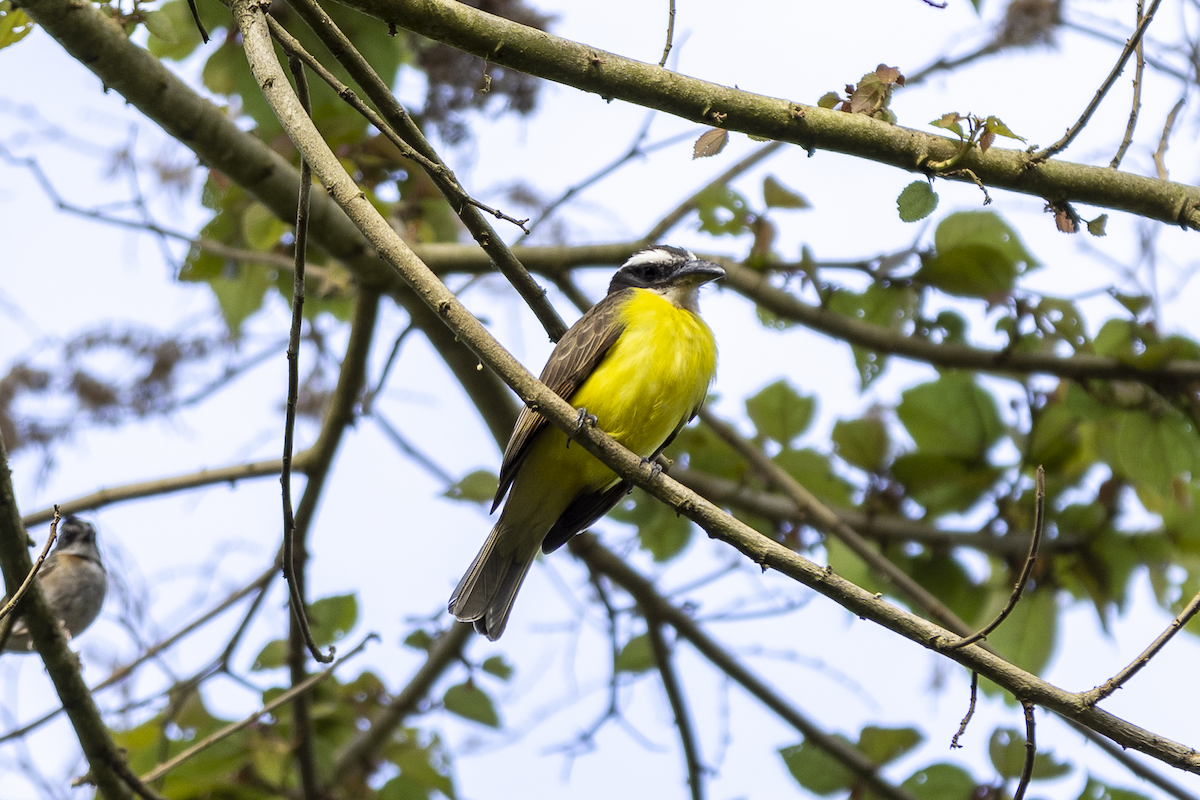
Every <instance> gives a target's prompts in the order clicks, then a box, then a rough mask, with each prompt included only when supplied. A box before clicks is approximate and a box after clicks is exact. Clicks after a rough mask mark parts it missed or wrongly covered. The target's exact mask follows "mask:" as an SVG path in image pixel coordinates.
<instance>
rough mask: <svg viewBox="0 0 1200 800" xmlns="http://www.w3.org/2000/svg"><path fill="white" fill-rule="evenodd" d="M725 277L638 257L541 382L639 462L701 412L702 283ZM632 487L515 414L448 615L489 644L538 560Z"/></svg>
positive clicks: (681, 262)
mask: <svg viewBox="0 0 1200 800" xmlns="http://www.w3.org/2000/svg"><path fill="white" fill-rule="evenodd" d="M723 277H725V270H723V269H721V268H720V267H719V266H717V265H716V264H714V263H712V262H711V261H702V260H700V259H698V258H696V256H694V255H693V254H692V253H690V252H688V251H687V250H684V249H682V248H679V247H671V246H668V245H656V246H654V247H650V248H647V249H645V250H641V251H639V252H637V253H635V254H634V255H633V256H632V257H631V258H630V259H629V260H628V261H626V262H625V264H624V265H623V266H622V267H621V269H619V270H618V271H617V273H616V274H615V275H614V276H613V279H612V282H611V283H610V284H609V287H608V294H607V295H606V296H605V298H604V299H603V300H601V301H600V302H599V303H597V304H596V305H595V306H593V307H592V308H591V310H589V311H588V312H587V313H586V314H584V315H583V317H581V318H580V320H579V321H578V322H576V323H575V324H574V325H573V326H572V327H571V329H570V330H568V331H567V332H566V334H564V335H563V337H562V339H561V340H560V341H559V343H558V346H557V347H555V348H554V352H553V353H552V354H551V356H550V360H549V361H548V362H546V367H545V369H543V370H542V375H541V381H542V383H544V384H546V385H547V386H549V387H550V388H551V389H553V390H554V391H555V392H556V393H558V395H559V396H560V397H562V398H564V399H565V400H567V401H569V402H570V403H571V404H572V405H573V406H575V407H576V408H578V409H580V420H581V421H582V420H583V418H584V415H585V414H590V415H593V416H594V417H595V419H596V424H597V425H598V426H599V427H600V428H601V429H602V430H604V431H606V432H608V434H609V435H610V436H612V437H613V438H614V439H616V440H617V441H618V442H620V443H621V444H623V445H625V447H627V448H629V449H630V450H632V451H633V452H635V453H637V454H638V455H640V456H642V457H643V458H646V459H652V458H655V457H657V456H658V454H659V453H661V452H662V451H663V448H665V447H666V446H667V445H668V444H670V443H671V440H672V439H674V438H675V435H676V434H677V433H679V430H680V429H681V428H682V427H683V426H684V425H686V424H687V423H688V421H689V420H691V419H692V417H694V416H695V415H696V412H698V411H699V410H700V406H701V404H703V403H704V397H705V395H707V394H708V386H709V384H710V383H712V379H713V375H714V374H715V373H716V367H717V345H716V342H715V341H714V340H713V335H712V331H711V330H709V328H708V325H706V324H704V320H702V319H700V313H699V307H698V304H697V297H698V295H699V290H700V286H701V285H703V284H705V283H708V282H709V281H713V280H717V279H718V278H723ZM628 491H629V482H628V481H624V480H621V479H620V478H618V477H617V475H616V473H614V472H613V471H612V470H610V469H609V468H608V467H606V466H604V465H603V464H601V463H600V462H599V461H597V460H596V458H595V457H593V456H592V455H591V454H589V453H588V452H587V451H586V450H584V449H583V448H582V447H580V446H578V445H576V446H575V447H570V440H569V439H568V437H567V435H566V434H565V433H563V432H562V431H560V430H558V429H557V428H555V427H553V426H552V425H549V424H547V422H546V420H545V418H544V417H542V416H541V415H540V414H538V413H537V412H535V411H531V410H530V409H529V408H524V409H522V411H521V415H520V416H519V417H518V418H517V425H516V427H515V428H514V429H513V433H512V438H510V439H509V441H508V447H507V448H505V450H504V460H503V462H502V464H501V466H500V486H499V488H498V489H497V491H496V499H495V502H493V503H492V511H495V510H496V507H497V506H499V505H500V503H501V501H502V500H504V496H505V494H509V498H508V502H507V503H506V504H505V506H504V510H503V511H502V512H501V513H500V520H499V522H497V523H496V527H494V528H492V532H491V534H490V535H489V536H488V538H487V541H486V542H484V545H483V549H481V550H480V551H479V555H477V556H475V561H474V562H472V564H471V567H470V569H468V570H467V574H466V575H464V576H463V578H462V580H460V581H459V582H458V586H457V587H456V588H455V589H454V594H452V595H451V596H450V604H449V607H450V613H451V614H453V615H454V616H455V617H457V618H458V619H459V620H462V621H464V622H473V623H474V624H475V630H476V631H478V632H479V633H482V634H483V635H485V636H487V637H488V638H489V639H491V640H492V641H495V640H496V639H499V638H500V634H502V633H504V626H505V625H506V624H507V623H508V615H509V613H510V612H511V611H512V606H513V600H514V599H515V598H516V596H517V590H519V589H520V588H521V583H522V582H523V581H524V580H525V574H526V573H527V572H529V567H530V565H531V564H532V563H533V560H534V558H536V557H537V551H538V547H539V546H540V547H541V549H542V552H545V553H550V552H553V551H554V550H557V549H558V548H559V547H561V546H562V545H563V544H565V543H566V541H567V540H568V539H570V538H571V537H572V536H574V535H575V534H576V533H579V531H581V530H583V529H584V528H586V527H587V526H589V525H591V524H592V523H593V522H595V521H596V520H598V519H599V518H600V517H602V516H604V515H605V514H607V513H608V512H609V511H610V510H611V509H612V507H613V506H615V505H616V504H617V502H618V501H619V500H620V499H621V498H622V497H623V496H624V495H625V494H626V493H627V492H628Z"/></svg>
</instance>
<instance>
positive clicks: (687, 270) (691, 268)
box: [675, 260, 725, 286]
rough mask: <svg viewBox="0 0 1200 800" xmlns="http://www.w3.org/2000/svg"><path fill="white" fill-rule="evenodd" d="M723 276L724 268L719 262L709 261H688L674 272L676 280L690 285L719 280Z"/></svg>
mask: <svg viewBox="0 0 1200 800" xmlns="http://www.w3.org/2000/svg"><path fill="white" fill-rule="evenodd" d="M724 277H725V270H723V269H722V268H721V267H720V265H719V264H714V263H713V262H711V261H700V260H696V261H689V262H688V264H687V265H686V266H685V267H683V269H681V270H679V272H676V273H675V278H676V279H677V280H681V281H684V282H686V283H689V284H691V285H692V286H700V285H701V284H705V283H708V282H709V281H719V280H720V279H721V278H724Z"/></svg>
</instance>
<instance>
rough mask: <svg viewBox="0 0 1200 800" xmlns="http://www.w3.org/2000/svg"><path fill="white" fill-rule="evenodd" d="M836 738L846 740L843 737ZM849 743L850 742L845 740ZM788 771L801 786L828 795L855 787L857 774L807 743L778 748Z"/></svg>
mask: <svg viewBox="0 0 1200 800" xmlns="http://www.w3.org/2000/svg"><path fill="white" fill-rule="evenodd" d="M837 738H839V739H842V740H843V741H846V740H845V737H843V736H838V737H837ZM847 744H849V742H847ZM779 755H780V756H781V757H782V758H783V763H784V764H786V765H787V768H788V772H790V773H792V777H793V778H795V779H796V782H797V783H799V784H800V785H801V786H802V787H804V788H805V789H807V790H808V791H810V792H812V793H813V794H816V795H821V796H828V795H831V794H836V793H838V792H842V791H845V790H846V789H849V788H850V787H852V786H854V784H855V782H856V780H857V779H856V777H855V775H854V773H852V772H851V771H850V770H849V769H847V768H846V767H845V766H844V765H843V764H842V763H841V762H840V761H838V760H836V759H835V758H834V757H833V756H831V755H829V753H827V752H826V751H824V750H821V749H820V748H817V747H815V746H813V745H812V744H810V743H808V742H802V743H800V744H796V745H792V746H791V747H784V748H781V749H780V750H779Z"/></svg>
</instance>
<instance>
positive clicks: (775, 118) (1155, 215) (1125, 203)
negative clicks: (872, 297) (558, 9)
mask: <svg viewBox="0 0 1200 800" xmlns="http://www.w3.org/2000/svg"><path fill="white" fill-rule="evenodd" d="M346 5H348V6H350V7H351V8H355V9H357V10H359V11H361V12H363V13H364V14H369V15H371V16H373V17H376V18H378V19H380V20H383V21H384V22H386V23H388V24H390V25H398V26H400V27H403V28H407V29H408V30H411V31H413V32H414V33H419V34H421V35H422V36H426V37H428V38H430V39H433V40H434V41H438V42H441V43H443V44H448V45H450V46H451V47H455V48H458V49H459V50H463V51H465V52H467V53H471V54H472V55H475V56H478V57H480V58H485V59H488V60H489V61H491V62H492V63H494V64H499V65H501V66H504V67H509V68H512V69H517V70H520V71H521V72H525V73H528V74H530V75H536V76H537V77H539V78H545V79H547V80H551V81H554V82H556V83H561V84H564V85H567V86H572V87H574V88H576V89H580V90H583V91H586V92H594V93H596V94H599V95H601V96H602V97H605V98H609V99H613V98H615V99H618V100H625V101H627V102H630V103H635V104H637V105H641V106H645V107H647V108H655V109H658V110H660V111H664V112H666V113H668V114H673V115H675V116H677V117H681V118H683V119H688V120H691V121H693V122H697V123H700V124H705V125H712V124H715V123H717V122H719V123H720V126H721V127H722V128H725V129H727V130H730V131H740V132H742V133H748V134H752V135H755V136H762V137H765V138H768V139H775V140H778V141H782V142H791V143H793V144H797V145H799V146H801V147H803V148H805V149H806V150H809V151H813V150H831V151H834V152H839V153H845V154H847V155H852V156H857V157H859V158H865V159H869V160H872V161H875V162H878V163H881V164H888V165H890V166H894V167H897V168H899V169H903V170H906V171H909V172H921V171H922V170H923V168H924V166H925V165H926V164H928V163H930V162H937V161H944V160H946V159H948V158H951V157H952V156H954V155H955V154H956V153H957V152H958V150H959V142H958V141H957V140H951V139H949V138H947V137H944V136H935V135H933V134H930V133H925V132H923V131H917V130H913V129H911V128H902V127H900V126H898V125H889V124H887V123H885V122H880V121H877V120H874V119H871V118H869V117H867V116H866V115H864V114H847V113H845V112H842V111H833V110H829V109H824V108H818V107H815V106H806V105H801V104H799V103H793V102H790V101H787V100H783V99H778V98H773V97H765V96H762V95H756V94H752V93H750V92H743V91H740V90H738V89H733V88H730V87H727V86H721V85H718V84H715V83H709V82H707V81H701V80H697V79H695V78H689V77H686V76H684V75H680V74H678V73H675V72H671V71H669V70H665V69H662V68H660V67H658V66H654V65H651V64H645V63H643V62H640V61H635V60H633V59H629V58H625V57H623V56H619V55H616V54H615V53H608V52H605V51H603V50H599V49H597V48H594V47H590V46H588V45H586V44H581V43H578V42H572V41H570V40H567V39H563V38H560V37H557V36H552V35H550V34H548V33H545V32H543V31H539V30H536V29H534V28H529V27H527V26H524V25H520V24H518V23H515V22H510V21H509V20H505V19H501V18H499V17H495V16H492V15H490V14H487V13H485V12H482V11H479V10H477V9H474V8H471V7H470V6H468V5H466V4H463V3H456V2H451V0H403V2H400V1H399V0H348V1H347V2H346ZM960 166H961V167H962V168H964V169H965V170H970V171H971V172H972V173H974V174H975V175H977V176H978V177H979V179H980V180H982V181H983V183H985V184H986V185H987V186H990V187H995V188H999V189H1008V190H1010V191H1014V192H1020V193H1023V194H1030V195H1034V196H1037V197H1042V198H1045V199H1047V200H1051V199H1053V200H1056V201H1066V202H1078V203H1087V204H1090V205H1097V206H1103V207H1105V208H1111V209H1115V210H1120V211H1128V212H1130V213H1133V214H1137V215H1139V216H1143V217H1147V218H1149V219H1156V220H1160V221H1162V222H1167V223H1170V224H1174V225H1182V226H1184V227H1187V228H1192V229H1200V187H1189V186H1185V185H1183V184H1178V183H1169V182H1166V181H1160V180H1155V179H1153V178H1146V177H1142V176H1138V175H1132V174H1130V173H1126V172H1118V171H1115V170H1110V169H1108V168H1107V167H1092V166H1086V165H1082V164H1072V163H1069V162H1062V161H1045V162H1041V163H1037V162H1035V161H1034V160H1033V159H1032V158H1031V156H1030V155H1029V154H1028V153H1026V152H1024V151H1020V150H1004V149H1001V148H996V147H993V148H990V149H989V150H988V151H987V153H983V152H980V150H979V148H971V151H970V152H969V153H967V154H966V155H965V156H964V157H963V158H962V160H961V162H960ZM946 177H948V178H950V177H951V176H946ZM952 179H953V180H960V181H968V180H970V178H969V177H968V176H966V175H965V174H964V175H956V176H952Z"/></svg>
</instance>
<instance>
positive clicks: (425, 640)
mask: <svg viewBox="0 0 1200 800" xmlns="http://www.w3.org/2000/svg"><path fill="white" fill-rule="evenodd" d="M404 646H405V647H411V648H412V649H414V650H424V651H425V652H427V653H428V652H429V648H431V647H433V637H432V636H430V635H429V631H426V630H423V629H421V628H418V629H417V630H415V631H413V632H412V633H410V634H409V635H408V636H405V637H404Z"/></svg>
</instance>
